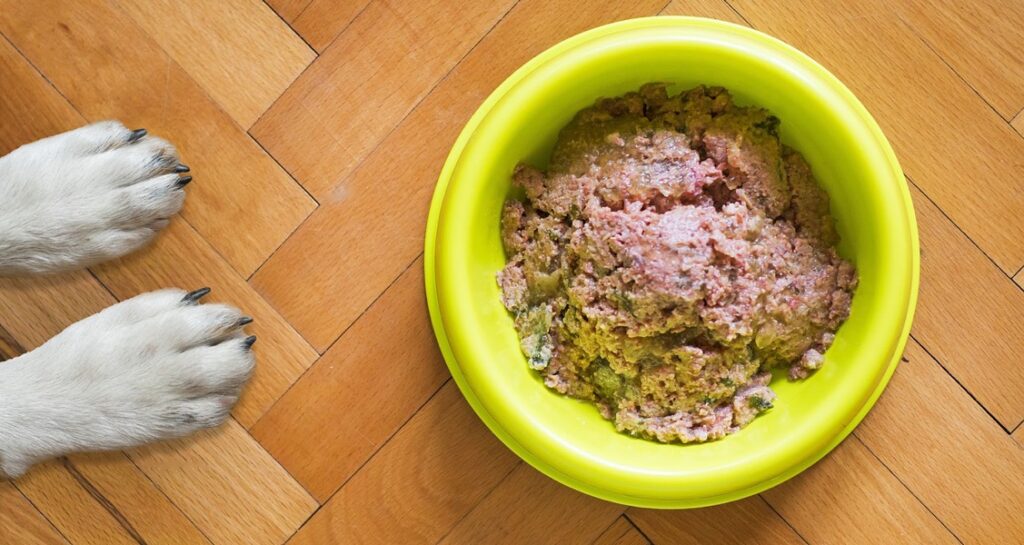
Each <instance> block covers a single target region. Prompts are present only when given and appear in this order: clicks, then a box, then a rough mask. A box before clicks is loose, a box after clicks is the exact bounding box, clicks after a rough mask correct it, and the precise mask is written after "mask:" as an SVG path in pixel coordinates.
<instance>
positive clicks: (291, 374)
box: [93, 221, 317, 427]
mask: <svg viewBox="0 0 1024 545" xmlns="http://www.w3.org/2000/svg"><path fill="white" fill-rule="evenodd" d="M93 270H94V271H95V273H96V275H97V277H98V278H99V279H100V280H101V281H102V282H103V283H104V284H105V285H106V286H107V287H109V288H110V290H111V291H112V292H113V293H114V294H115V295H116V296H117V297H118V299H121V300H124V299H127V298H129V297H133V296H135V295H138V294H139V293H143V292H147V291H152V290H157V289H162V288H167V287H180V288H182V289H186V290H192V289H196V288H199V287H203V286H208V287H210V288H212V289H213V292H212V293H211V294H210V295H209V296H208V297H207V298H205V299H204V301H211V302H213V301H217V302H223V303H227V304H230V305H234V306H236V307H238V308H239V309H241V310H242V311H243V312H245V313H246V314H247V315H249V316H252V317H253V318H254V319H255V321H254V322H253V323H252V324H251V325H249V326H248V327H247V330H248V331H249V332H250V333H251V334H253V335H256V337H257V338H258V339H259V342H257V343H256V345H255V346H254V347H253V350H255V351H256V370H255V372H254V374H253V377H252V380H250V381H249V384H248V385H247V386H246V388H245V391H244V393H243V395H242V397H241V399H240V400H239V402H238V405H236V406H235V408H234V410H233V411H232V414H234V415H235V417H236V418H238V421H239V422H241V423H242V425H244V426H246V427H250V426H252V424H253V423H255V422H256V420H258V419H259V417H260V416H261V415H262V414H263V413H264V412H266V410H267V409H268V408H270V406H271V405H272V404H273V403H274V401H276V400H277V399H278V398H279V397H281V395H282V394H283V393H284V392H285V390H287V389H288V387H289V386H291V385H292V383H293V382H295V380H297V379H298V378H299V376H300V375H301V374H302V373H303V372H304V371H305V370H306V368H308V367H309V366H310V365H311V364H312V363H313V361H315V359H316V357H317V353H316V351H315V350H313V349H312V348H311V347H310V346H309V345H308V344H306V342H305V341H304V340H303V339H302V337H300V336H299V335H298V333H296V332H295V331H294V330H293V329H292V328H291V327H290V326H289V325H288V323H287V322H285V321H284V319H283V318H281V316H279V315H278V314H277V313H276V312H275V311H274V309H272V308H271V307H270V306H269V305H268V304H267V303H266V302H265V301H264V300H263V299H262V298H261V297H259V296H258V295H257V294H256V293H254V292H253V290H252V288H250V287H249V285H248V284H247V283H246V282H245V280H244V279H242V278H239V276H238V274H237V273H235V271H233V270H232V269H231V267H230V266H229V265H228V264H227V263H225V262H224V261H223V260H221V259H220V257H219V256H218V255H217V253H216V250H214V249H213V248H212V247H211V246H210V245H209V244H208V243H207V242H206V241H205V240H203V238H202V237H201V236H199V234H198V233H196V231H195V230H194V229H192V227H191V226H189V224H187V223H185V222H183V221H172V222H171V224H170V226H169V227H168V228H167V229H166V231H165V232H164V233H163V234H161V236H159V237H158V238H157V240H156V241H155V242H154V243H153V244H151V245H149V246H148V247H146V248H144V249H142V250H140V251H138V252H135V253H134V254H131V255H129V256H127V257H124V258H121V259H119V260H116V261H112V262H110V263H105V264H103V265H99V266H97V267H95V268H94V269H93Z"/></svg>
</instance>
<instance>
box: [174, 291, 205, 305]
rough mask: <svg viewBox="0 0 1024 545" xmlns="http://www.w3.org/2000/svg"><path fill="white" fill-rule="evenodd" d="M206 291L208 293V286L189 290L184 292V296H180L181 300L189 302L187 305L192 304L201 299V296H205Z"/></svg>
mask: <svg viewBox="0 0 1024 545" xmlns="http://www.w3.org/2000/svg"><path fill="white" fill-rule="evenodd" d="M207 293H210V288H199V289H197V290H196V291H191V292H188V293H186V294H185V297H182V298H181V302H183V303H186V304H189V305H194V304H196V303H197V302H198V301H199V300H200V299H202V298H203V297H206V294H207Z"/></svg>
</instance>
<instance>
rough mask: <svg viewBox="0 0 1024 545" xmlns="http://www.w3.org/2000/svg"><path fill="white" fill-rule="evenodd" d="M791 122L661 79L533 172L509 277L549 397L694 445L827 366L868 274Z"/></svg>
mask: <svg viewBox="0 0 1024 545" xmlns="http://www.w3.org/2000/svg"><path fill="white" fill-rule="evenodd" d="M778 126H779V120H778V119H777V118H775V117H774V116H772V115H771V114H769V113H768V112H767V111H765V110H763V109H761V108H752V107H740V106H736V105H735V104H733V102H732V98H731V97H730V95H729V93H728V92H727V91H725V90H724V89H721V88H707V87H697V88H695V89H691V90H689V91H686V92H683V93H681V94H679V95H677V96H671V97H670V96H668V94H667V92H666V90H665V86H663V85H659V84H650V85H646V86H644V87H643V88H641V89H640V90H639V91H638V92H635V93H629V94H627V95H625V96H623V97H619V98H612V99H603V100H601V101H599V102H598V103H597V104H596V105H594V106H593V107H591V108H587V109H586V110H583V111H581V112H580V113H579V114H577V115H576V117H575V118H574V119H573V121H572V122H571V123H570V124H569V125H568V126H567V127H565V129H563V131H562V133H561V135H560V137H559V140H558V142H557V143H556V145H555V149H554V151H553V153H552V158H551V161H550V164H549V167H548V170H547V172H542V171H540V170H538V169H536V168H533V167H530V166H527V165H520V166H519V167H518V168H517V169H516V171H515V173H514V174H513V181H514V183H515V185H516V186H518V187H520V188H522V190H523V192H524V193H525V197H526V198H525V201H519V200H509V201H508V202H507V203H506V204H505V208H504V211H503V214H502V220H501V222H502V239H503V242H504V245H505V251H506V255H507V256H508V262H507V264H506V266H505V268H504V269H503V270H502V271H501V272H500V273H499V274H498V282H499V284H500V287H501V292H502V301H503V303H504V304H505V306H506V308H508V310H509V311H510V312H511V313H512V314H513V316H514V318H515V324H516V329H517V331H518V332H519V337H520V341H521V346H522V349H523V352H524V353H525V354H526V356H527V360H528V362H529V365H530V367H531V368H533V369H536V370H537V371H538V372H540V373H541V374H542V375H543V377H544V382H545V384H547V386H548V387H550V388H552V389H554V390H556V391H558V392H560V393H563V394H567V395H571V396H574V397H577V398H581V399H586V400H591V401H593V402H594V403H595V404H596V405H597V406H598V408H599V410H600V411H601V414H602V415H603V416H605V417H606V418H608V419H609V420H611V421H613V422H614V423H615V426H616V427H617V428H618V429H619V430H620V431H624V432H628V433H630V434H633V435H637V436H640V437H645V438H650V439H655V440H658V441H663V442H672V441H680V442H684V443H685V442H693V441H706V440H710V439H716V438H720V437H723V436H724V435H727V434H729V433H732V432H734V431H736V430H738V429H739V428H741V427H743V426H745V425H747V424H748V423H750V421H752V420H753V419H754V418H755V417H756V416H757V415H758V414H760V413H762V412H764V411H766V410H768V409H769V408H771V406H772V403H773V402H774V400H775V394H774V392H772V390H771V388H770V387H769V382H770V380H771V373H770V371H771V370H772V369H775V368H788V369H789V376H790V378H791V379H794V380H796V379H800V378H805V377H807V376H808V375H809V374H810V373H811V372H812V371H814V370H815V369H818V368H820V367H821V365H822V363H823V361H824V359H823V357H824V356H823V355H824V353H825V351H826V350H827V349H828V347H829V346H830V345H831V343H832V340H833V338H834V333H835V331H836V329H838V327H839V325H840V324H841V323H842V322H843V321H844V320H845V319H846V317H847V315H848V313H849V308H850V301H851V297H852V293H853V290H854V288H855V287H856V283H857V279H856V273H855V271H854V269H853V266H852V265H850V264H849V263H848V262H846V261H844V260H843V259H842V258H840V257H839V255H838V254H837V253H836V251H835V245H836V243H837V241H838V236H837V235H836V231H835V227H834V225H833V222H832V218H831V217H830V215H829V206H828V197H827V195H826V194H825V192H824V191H822V189H821V188H820V187H819V186H818V184H817V182H816V181H815V180H814V177H813V175H812V173H811V169H810V167H809V166H808V165H807V163H806V161H804V159H803V157H801V156H800V154H799V153H798V152H796V151H795V150H792V149H789V148H787V147H786V146H784V145H783V144H782V143H781V142H780V141H779V138H778V133H777V130H778Z"/></svg>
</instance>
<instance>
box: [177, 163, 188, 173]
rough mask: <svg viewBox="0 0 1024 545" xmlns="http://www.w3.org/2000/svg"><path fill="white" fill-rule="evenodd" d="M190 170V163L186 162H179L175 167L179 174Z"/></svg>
mask: <svg viewBox="0 0 1024 545" xmlns="http://www.w3.org/2000/svg"><path fill="white" fill-rule="evenodd" d="M189 170H190V169H189V168H188V165H186V164H184V163H178V166H176V167H174V172H177V173H178V174H181V173H182V172H188V171H189Z"/></svg>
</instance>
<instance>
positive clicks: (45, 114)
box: [0, 38, 81, 155]
mask: <svg viewBox="0 0 1024 545" xmlns="http://www.w3.org/2000/svg"><path fill="white" fill-rule="evenodd" d="M0 81H2V82H4V89H3V92H2V93H0V119H3V120H4V123H0V155H6V154H7V153H9V152H10V151H11V150H13V149H15V148H17V147H19V146H21V145H22V144H27V143H29V142H32V141H33V140H38V139H40V138H43V137H44V136H50V135H51V134H57V133H60V132H64V131H68V130H71V129H73V128H75V127H77V126H79V125H81V116H80V115H78V112H76V111H75V109H74V108H72V107H71V105H70V104H68V103H67V101H66V100H64V99H63V97H61V96H60V94H59V93H58V92H57V90H56V89H54V88H53V86H51V85H50V83H49V82H48V81H46V79H45V78H43V76H42V75H40V74H39V72H37V71H36V69H35V68H33V67H32V65H31V64H29V62H28V61H27V60H25V57H23V56H21V53H18V50H17V49H15V48H14V46H13V45H11V43H10V42H8V41H7V40H4V39H2V38H0ZM15 121H17V122H15Z"/></svg>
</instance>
